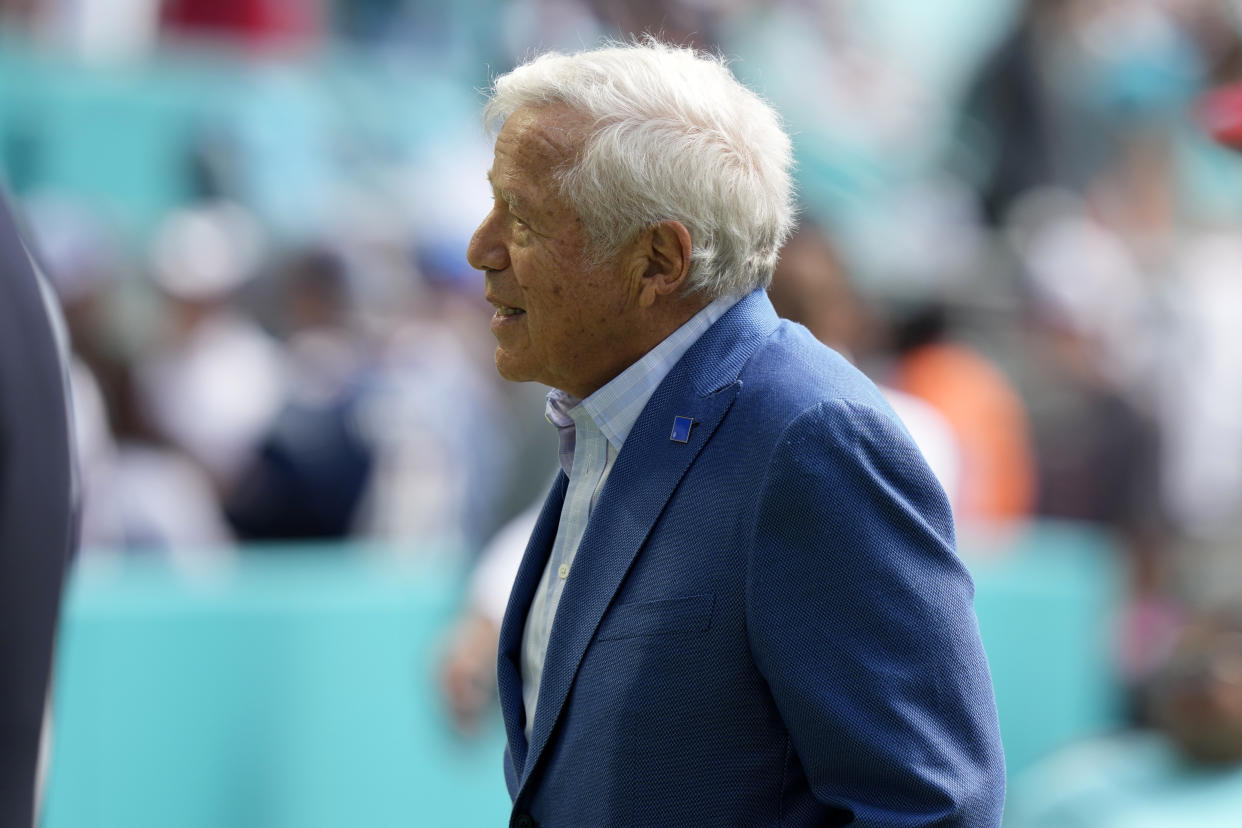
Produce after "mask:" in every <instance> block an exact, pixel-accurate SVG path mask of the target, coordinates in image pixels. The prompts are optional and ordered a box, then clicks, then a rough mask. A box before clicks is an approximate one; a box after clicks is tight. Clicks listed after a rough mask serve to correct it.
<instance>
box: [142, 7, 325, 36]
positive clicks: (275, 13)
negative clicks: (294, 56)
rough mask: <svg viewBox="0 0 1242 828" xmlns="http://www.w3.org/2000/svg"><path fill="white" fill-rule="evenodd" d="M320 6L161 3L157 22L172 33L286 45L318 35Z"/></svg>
mask: <svg viewBox="0 0 1242 828" xmlns="http://www.w3.org/2000/svg"><path fill="white" fill-rule="evenodd" d="M320 7H321V4H320V3H317V2H314V3H311V2H305V0H164V2H163V3H162V5H161V12H160V22H161V25H162V27H163V28H164V30H165V31H167V32H171V33H174V34H180V35H190V36H198V37H204V36H206V37H216V38H223V37H229V38H235V39H238V40H241V41H243V42H245V43H248V44H250V45H253V46H264V45H268V46H271V45H277V46H287V45H291V44H294V43H297V42H304V41H308V40H310V39H312V38H313V37H314V36H315V35H316V34H317V33H318V32H319V30H320V27H321V23H320V20H319V10H320Z"/></svg>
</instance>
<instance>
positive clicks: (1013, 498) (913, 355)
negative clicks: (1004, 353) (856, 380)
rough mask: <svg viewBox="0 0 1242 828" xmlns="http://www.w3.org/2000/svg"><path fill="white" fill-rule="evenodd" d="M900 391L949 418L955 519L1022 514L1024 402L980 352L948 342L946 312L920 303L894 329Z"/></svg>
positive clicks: (1027, 448) (995, 521)
mask: <svg viewBox="0 0 1242 828" xmlns="http://www.w3.org/2000/svg"><path fill="white" fill-rule="evenodd" d="M895 347H896V351H897V361H896V364H895V365H894V368H893V374H892V376H891V378H890V381H891V382H892V385H893V387H894V388H896V389H897V390H899V391H904V392H906V393H908V394H911V395H913V396H915V397H917V398H919V399H921V400H923V401H924V402H926V403H928V404H930V405H931V406H932V407H933V408H934V409H936V411H938V412H939V413H940V415H941V416H942V417H944V418H945V420H947V421H948V423H949V426H950V428H951V429H952V430H953V434H954V437H955V438H956V443H957V446H958V448H959V450H960V451H961V458H962V463H961V478H960V484H959V497H958V500H957V503H956V505H957V507H958V508H957V510H956V511H955V513H954V514H955V516H956V517H957V519H958V520H959V521H961V522H963V523H965V524H967V525H972V524H982V525H993V526H999V525H1004V524H1007V523H1010V522H1012V521H1015V520H1020V519H1024V518H1026V517H1028V516H1029V515H1030V512H1031V508H1032V506H1033V503H1034V496H1035V466H1034V460H1033V458H1032V455H1031V445H1030V429H1029V425H1028V421H1027V415H1026V410H1025V407H1024V405H1023V403H1022V400H1021V398H1020V397H1019V396H1018V394H1017V392H1016V390H1015V389H1014V387H1013V385H1012V384H1011V383H1010V381H1009V380H1008V379H1007V378H1006V377H1005V375H1004V374H1002V373H1001V371H1000V370H999V369H998V368H997V367H996V366H995V365H993V364H992V363H991V362H990V361H989V360H988V359H987V358H986V357H984V356H983V355H982V354H981V353H979V352H978V351H976V350H974V349H973V348H971V347H969V346H967V345H965V344H963V343H959V342H956V341H953V339H952V338H951V334H950V327H949V311H948V309H947V308H945V307H943V306H937V305H935V304H926V305H924V306H922V307H920V308H918V309H917V310H915V311H913V312H911V313H909V314H908V315H907V316H906V317H905V319H904V320H902V321H901V322H900V323H899V324H898V325H897V327H896V329H895Z"/></svg>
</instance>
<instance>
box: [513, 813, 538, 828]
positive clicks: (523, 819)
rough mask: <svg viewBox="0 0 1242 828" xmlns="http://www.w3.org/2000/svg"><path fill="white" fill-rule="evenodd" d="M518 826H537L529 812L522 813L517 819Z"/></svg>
mask: <svg viewBox="0 0 1242 828" xmlns="http://www.w3.org/2000/svg"><path fill="white" fill-rule="evenodd" d="M515 824H516V826H517V828H535V820H534V819H532V818H531V816H530V815H529V814H522V815H521V816H519V817H518V818H517V820H516V823H515Z"/></svg>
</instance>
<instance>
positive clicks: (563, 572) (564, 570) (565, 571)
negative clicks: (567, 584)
mask: <svg viewBox="0 0 1242 828" xmlns="http://www.w3.org/2000/svg"><path fill="white" fill-rule="evenodd" d="M556 574H557V575H559V576H561V580H565V579H566V578H568V577H569V564H561V565H560V567H559V568H558V569H557V570H556Z"/></svg>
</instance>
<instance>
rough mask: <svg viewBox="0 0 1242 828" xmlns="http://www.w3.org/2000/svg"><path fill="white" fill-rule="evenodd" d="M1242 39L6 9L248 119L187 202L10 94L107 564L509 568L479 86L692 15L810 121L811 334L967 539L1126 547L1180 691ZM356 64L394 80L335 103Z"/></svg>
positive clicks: (591, 14)
mask: <svg viewBox="0 0 1242 828" xmlns="http://www.w3.org/2000/svg"><path fill="white" fill-rule="evenodd" d="M121 7H123V9H122V8H121ZM1240 31H1242V6H1240V5H1239V4H1236V3H1234V4H1231V3H1224V2H1216V0H1027V2H1020V1H1019V0H1003V1H1002V0H938V2H936V3H934V4H926V3H908V2H903V0H766V1H765V2H758V1H752V2H746V1H745V0H643V2H619V1H617V2H614V0H528V1H527V2H502V0H468V2H454V3H451V4H449V3H437V2H431V0H337V1H336V2H330V1H329V0H319V1H318V2H311V1H310V0H307V2H298V1H297V0H229V2H222V0H165V2H159V0H124V2H119V3H118V2H105V1H104V0H94V1H93V2H92V0H79V1H78V2H60V0H0V32H2V33H3V37H2V38H0V43H2V44H3V48H4V51H7V52H8V53H9V54H10V57H11V56H12V55H13V54H14V53H17V54H18V57H17V58H13V59H11V60H10V62H9V63H7V64H6V66H10V67H11V66H29V67H34V66H36V65H40V66H44V68H46V66H45V64H46V61H47V60H48V59H49V57H48V56H49V55H50V56H52V57H53V58H54V59H55V60H56V61H59V62H60V64H61V65H62V66H65V67H76V68H75V69H73V70H72V71H78V72H81V73H83V74H88V73H101V72H102V73H109V72H111V73H114V75H113V76H114V77H115V78H116V81H115V82H116V83H121V82H122V81H123V79H124V78H126V77H130V75H131V74H132V73H133V72H134V71H135V70H134V67H135V66H138V67H140V71H141V72H143V73H147V74H149V75H156V74H159V73H160V72H161V71H162V70H163V69H164V68H166V67H170V66H175V65H177V64H178V61H181V60H184V56H185V55H187V54H192V55H194V56H195V60H199V61H202V60H206V61H207V65H208V66H214V67H218V71H219V72H221V73H224V74H227V75H228V77H230V78H232V79H233V80H232V81H230V83H232V84H233V86H234V87H235V88H233V89H232V90H231V92H232V95H233V96H234V97H235V98H236V99H237V101H238V103H237V104H236V107H235V109H234V110H231V111H234V112H236V111H240V112H243V113H245V117H237V118H232V119H223V120H219V121H213V120H212V118H211V117H210V114H211V113H212V112H218V111H219V110H218V109H209V108H206V105H204V107H205V108H204V110H203V112H202V113H197V117H196V118H195V119H194V120H193V129H187V130H186V131H185V132H184V133H183V134H181V136H180V137H181V142H180V143H179V144H178V145H177V147H176V152H177V155H176V157H177V159H179V164H178V166H176V167H175V170H174V174H175V175H176V176H178V181H177V186H176V187H175V188H174V189H173V192H175V193H178V194H179V196H178V198H177V199H176V200H175V201H176V203H171V204H168V205H167V209H165V210H162V211H161V212H160V213H159V214H158V215H156V216H154V217H148V218H150V220H148V218H144V217H143V216H136V215H133V214H128V213H126V211H125V210H124V208H123V206H122V207H119V208H118V206H117V205H116V204H114V203H110V202H108V201H107V199H104V198H100V197H98V194H97V193H96V194H94V195H89V194H87V195H83V194H82V193H79V192H75V191H74V190H73V188H72V187H71V186H69V185H67V184H66V183H65V180H64V179H65V176H63V175H62V176H60V177H59V179H60V180H58V181H56V182H49V181H47V180H44V178H45V177H43V176H41V174H40V169H39V164H38V159H39V158H40V157H41V156H40V149H39V146H38V141H39V135H41V134H43V133H40V132H39V131H38V130H33V131H32V130H31V128H30V125H31V124H33V123H36V122H37V120H38V118H39V115H40V112H39V107H37V106H33V105H31V104H30V103H29V100H28V99H23V98H22V97H21V96H20V95H19V94H17V91H15V90H17V89H18V88H19V87H20V86H21V85H22V79H21V78H20V77H19V78H14V77H12V73H11V72H10V76H9V77H7V78H5V79H4V82H3V83H2V84H0V138H2V139H3V143H2V146H3V150H4V151H3V154H2V158H3V163H4V165H5V172H6V174H7V178H8V181H9V184H10V187H11V189H12V190H13V191H14V195H15V196H16V197H17V199H18V201H19V203H20V204H21V206H22V207H23V208H24V216H25V221H26V224H27V229H28V231H29V235H30V237H31V239H32V240H33V242H34V245H35V255H36V257H37V258H38V260H39V264H40V265H41V267H42V269H43V270H44V271H45V272H46V274H47V275H48V277H49V278H50V280H51V281H52V282H53V284H54V286H55V288H56V290H57V291H58V293H59V295H60V297H61V300H62V302H63V304H64V307H65V311H66V315H67V318H68V322H69V325H70V328H71V331H72V337H73V344H74V349H75V353H76V362H75V365H74V376H73V385H74V392H75V407H76V413H77V431H78V440H79V446H80V451H81V457H82V463H83V471H84V478H83V480H84V503H85V516H84V526H83V540H84V545H85V547H86V549H87V553H86V554H91V553H92V550H94V551H97V552H102V551H103V550H108V551H110V552H112V553H116V552H121V551H125V550H132V551H139V550H141V551H143V552H147V553H150V552H153V551H161V550H162V551H164V552H166V553H167V554H170V555H172V556H173V557H175V558H187V559H193V558H196V557H201V556H209V555H214V554H220V552H221V550H225V549H228V548H230V547H233V546H234V545H241V544H249V543H251V542H254V541H260V540H263V541H270V540H290V539H299V540H306V539H332V538H343V537H350V538H377V539H384V540H388V541H397V542H398V544H401V543H405V544H407V545H408V548H409V549H411V550H413V549H416V548H418V546H419V544H418V543H416V542H415V541H416V540H425V539H427V538H435V539H437V540H442V541H445V542H446V545H445V547H444V548H452V549H459V550H462V554H463V555H464V556H466V557H471V556H473V555H474V554H475V553H476V551H477V550H478V549H480V548H481V547H482V546H483V544H484V543H485V541H486V540H487V539H488V538H489V537H491V536H492V535H493V534H494V533H495V532H496V531H497V529H498V528H499V527H501V526H502V525H503V524H504V523H505V522H506V521H507V520H508V519H509V518H510V517H512V516H513V515H514V514H516V513H517V512H518V511H519V510H520V509H521V508H522V507H523V506H526V505H527V504H529V503H530V502H531V501H532V500H534V499H536V498H538V497H540V496H541V495H542V491H543V488H544V485H545V484H546V482H547V480H548V479H549V478H550V476H551V474H552V471H553V469H554V462H555V458H554V454H555V452H554V450H553V448H552V446H553V445H554V443H553V435H552V434H550V433H549V432H550V431H551V429H550V428H548V427H547V426H546V424H545V423H543V422H542V420H541V412H542V405H541V403H540V396H541V393H542V389H538V388H532V387H528V386H512V385H506V384H503V383H502V382H500V381H499V379H498V378H497V377H496V376H495V372H494V370H493V369H492V366H491V339H490V333H489V332H488V330H487V326H486V318H487V315H488V310H487V309H486V308H485V307H484V304H483V302H482V298H481V279H480V278H479V276H478V275H477V274H475V273H472V272H471V271H470V270H469V269H468V267H467V265H466V263H465V260H464V249H465V244H466V240H467V239H468V237H469V234H470V232H471V231H472V229H473V227H474V224H475V223H476V222H477V221H478V220H479V219H480V218H481V217H482V216H483V215H484V213H485V212H486V210H487V203H488V198H489V197H490V194H489V192H488V188H487V186H486V184H485V182H484V176H483V174H484V171H485V170H486V168H487V166H488V163H489V157H490V147H489V145H488V143H487V139H486V136H484V135H483V133H482V128H481V126H480V124H479V120H478V114H477V112H476V109H477V106H476V105H477V102H478V99H477V97H476V96H475V94H474V92H473V90H474V89H477V88H478V87H480V86H482V85H485V84H486V83H487V81H488V78H489V77H490V76H492V75H494V74H498V73H500V72H502V71H505V70H507V69H508V68H510V67H511V66H513V65H514V63H515V62H516V61H518V60H520V59H522V58H523V57H525V56H527V55H529V54H531V53H532V52H534V51H536V50H539V49H546V48H556V49H574V48H578V47H582V46H588V45H591V44H594V43H596V42H597V41H598V39H599V38H601V37H604V36H614V37H616V36H628V35H633V34H636V33H642V32H653V33H656V34H658V35H659V36H661V37H663V38H665V39H668V40H672V41H676V42H680V43H688V44H693V45H696V46H699V47H702V48H707V49H713V50H720V51H722V52H723V53H725V54H726V55H729V56H731V57H732V59H733V68H734V70H735V72H736V73H737V74H738V75H739V76H740V77H741V78H742V79H744V80H745V81H746V82H748V83H749V84H751V85H752V86H753V87H755V88H756V89H757V90H759V91H760V92H761V93H762V94H764V95H765V96H766V97H768V98H769V99H770V100H772V101H773V102H774V103H775V104H776V106H777V108H778V110H780V111H781V112H782V114H783V115H784V117H785V118H786V119H787V122H788V125H789V128H790V130H791V132H792V133H793V134H794V137H795V145H796V151H797V159H798V176H799V193H800V196H801V199H802V217H803V223H802V226H801V228H800V229H799V231H798V233H797V234H796V236H795V237H794V239H793V240H792V241H791V242H790V244H789V246H788V248H787V249H786V251H785V254H784V256H783V258H782V262H781V266H780V270H779V272H778V274H777V277H776V280H775V283H774V285H773V288H772V298H773V302H774V303H775V304H776V306H777V308H778V310H779V311H780V312H781V313H782V315H784V316H787V317H789V318H792V319H795V320H796V321H799V322H801V323H803V324H805V325H806V326H807V327H808V328H810V329H811V330H812V331H813V332H814V333H815V334H816V335H817V336H818V337H819V338H821V339H822V340H823V341H825V342H827V343H828V344H830V345H832V346H833V347H835V348H837V349H839V350H841V351H842V352H843V353H845V354H847V355H849V356H850V358H851V359H853V360H855V361H856V362H857V364H858V365H859V366H860V367H862V368H863V369H864V370H865V371H867V372H868V373H869V375H871V376H872V377H873V378H874V379H875V380H876V381H877V382H879V383H881V384H882V385H883V386H884V387H885V388H886V389H887V390H888V391H889V392H890V394H891V398H892V399H893V400H894V405H895V406H896V407H897V408H898V409H899V410H900V411H901V412H902V414H903V417H905V418H906V420H907V423H908V424H909V425H910V427H911V430H912V432H914V433H915V436H916V439H918V440H919V442H920V443H921V444H922V445H923V448H924V451H925V453H926V454H927V456H928V458H929V460H931V462H932V465H933V467H934V469H935V470H936V471H937V473H938V475H939V476H940V478H941V480H942V481H943V482H944V483H945V486H946V489H947V490H948V491H949V493H950V496H951V499H952V501H953V503H954V508H955V511H956V515H957V519H958V522H959V527H960V531H961V534H962V537H963V539H964V541H965V542H966V543H965V544H964V545H968V546H970V548H972V549H973V550H975V551H976V552H978V551H980V550H982V551H984V552H987V551H989V550H991V551H992V553H993V554H1003V551H1004V549H1005V541H1004V539H1005V538H1006V537H1007V536H1009V535H1011V534H1012V533H1013V532H1020V531H1021V527H1022V525H1023V524H1024V522H1026V521H1029V520H1034V519H1057V520H1068V521H1076V522H1083V523H1088V524H1092V525H1094V526H1097V527H1099V528H1100V530H1101V531H1104V532H1108V533H1110V534H1111V535H1112V536H1113V537H1114V538H1115V539H1116V543H1117V545H1118V548H1119V549H1121V550H1122V551H1123V553H1124V555H1125V557H1126V560H1127V562H1128V564H1129V571H1130V573H1131V583H1130V584H1129V592H1128V599H1129V600H1128V602H1127V603H1128V607H1129V612H1128V615H1127V622H1126V625H1125V629H1124V632H1123V640H1122V641H1121V643H1120V647H1119V652H1120V657H1119V658H1120V668H1121V669H1122V671H1123V672H1124V674H1125V675H1126V677H1127V678H1128V679H1129V680H1130V682H1131V683H1132V685H1133V686H1134V687H1136V688H1143V687H1146V686H1147V683H1146V681H1145V680H1146V679H1147V678H1148V677H1150V676H1152V675H1154V674H1155V673H1156V672H1157V671H1158V668H1159V666H1160V665H1162V664H1163V663H1165V662H1166V661H1167V658H1168V656H1169V653H1170V652H1171V648H1172V647H1173V646H1174V645H1173V642H1174V639H1175V637H1176V632H1177V630H1178V629H1179V628H1180V626H1179V623H1180V620H1181V619H1182V618H1183V617H1185V616H1187V615H1190V614H1193V613H1196V612H1197V611H1198V610H1199V609H1201V608H1205V607H1211V606H1215V605H1216V604H1218V603H1219V602H1221V601H1232V602H1235V603H1236V602H1239V601H1242V565H1240V563H1239V556H1238V555H1236V554H1235V550H1236V548H1237V545H1238V544H1237V541H1238V539H1239V538H1240V537H1242V324H1239V321H1238V318H1239V314H1240V313H1242V156H1235V155H1234V154H1233V153H1232V152H1231V151H1230V150H1229V149H1227V148H1224V147H1221V146H1219V145H1217V144H1215V143H1214V142H1213V141H1212V139H1211V136H1210V135H1208V133H1207V130H1206V129H1205V127H1204V125H1203V123H1202V119H1201V118H1200V117H1199V114H1198V113H1199V110H1198V109H1197V108H1196V107H1197V102H1198V101H1199V100H1200V99H1201V97H1202V95H1203V94H1204V93H1205V92H1206V91H1207V90H1209V89H1212V88H1213V87H1216V86H1219V85H1221V84H1224V83H1227V82H1230V81H1234V80H1237V79H1240V78H1242V39H1240V35H1239V32H1240ZM341 60H353V61H356V62H360V63H362V64H365V65H366V66H368V67H369V68H368V72H369V73H370V74H366V73H363V74H360V75H357V76H353V77H352V80H348V81H342V80H341V79H340V77H339V76H337V75H334V76H333V78H334V80H333V82H332V83H331V84H326V83H325V86H324V87H322V88H321V87H318V86H316V85H315V81H314V79H315V78H320V77H322V75H320V74H316V72H318V71H319V68H321V67H322V66H323V65H325V63H328V62H339V61H341ZM334 65H336V64H335V63H334ZM238 66H241V67H243V68H242V69H241V70H238V69H237V67H238ZM118 67H120V68H118ZM226 67H227V68H226ZM40 71H43V70H40ZM126 73H129V74H126ZM370 77H380V78H382V79H383V81H384V84H383V86H382V88H377V87H373V86H369V85H368V84H367V83H365V82H364V81H360V80H359V78H363V79H364V80H365V78H370ZM308 79H310V80H308ZM325 100H327V101H328V104H325V103H324V101H325ZM191 106H192V105H191ZM376 111H378V112H379V113H380V114H379V115H376V114H375V112H376ZM105 114H106V113H105ZM110 117H115V118H118V119H124V118H126V117H127V115H126V113H125V112H123V111H122V112H116V113H115V114H114V115H112V116H110ZM32 136H34V137H32ZM93 159H94V160H93V163H94V164H97V165H104V166H106V165H108V164H109V163H110V156H109V153H108V152H107V151H106V149H101V150H100V151H99V152H97V153H96V154H95V155H94V156H93ZM518 534H519V535H520V533H518ZM493 578H494V576H493ZM499 580H500V581H501V582H502V586H500V587H497V588H496V589H499V590H502V591H503V590H504V589H505V587H504V586H503V581H504V578H503V577H500V578H499ZM495 603H496V602H495V601H493V605H494V604H495ZM501 606H503V603H502V602H501ZM490 612H492V613H493V614H494V613H495V612H496V610H495V609H494V608H493V609H492V610H490ZM484 614H486V613H484ZM484 638H486V634H485V635H484ZM482 663H486V659H483V660H482ZM1146 709H1147V707H1146V703H1145V699H1144V694H1143V692H1142V691H1141V690H1140V691H1136V704H1135V716H1136V718H1138V719H1140V720H1141V719H1144V718H1145V717H1146V716H1147V714H1146V713H1145V712H1144V711H1145V710H1146Z"/></svg>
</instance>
